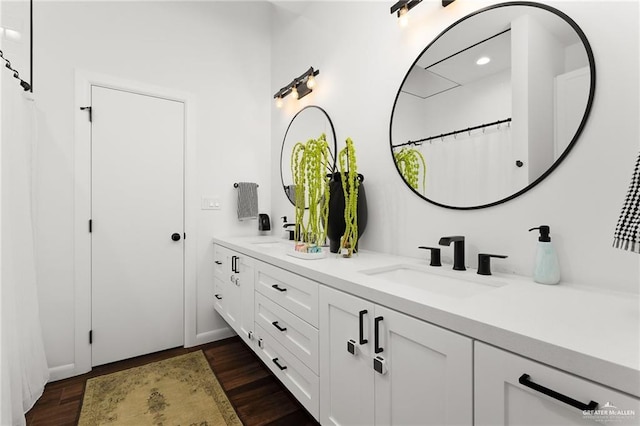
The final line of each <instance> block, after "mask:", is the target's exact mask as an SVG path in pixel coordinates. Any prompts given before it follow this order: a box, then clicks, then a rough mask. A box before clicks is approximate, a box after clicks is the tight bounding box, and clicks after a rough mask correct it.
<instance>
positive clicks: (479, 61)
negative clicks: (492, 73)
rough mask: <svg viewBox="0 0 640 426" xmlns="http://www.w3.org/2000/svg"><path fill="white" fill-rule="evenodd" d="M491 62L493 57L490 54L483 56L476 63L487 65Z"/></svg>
mask: <svg viewBox="0 0 640 426" xmlns="http://www.w3.org/2000/svg"><path fill="white" fill-rule="evenodd" d="M489 62H491V58H489V57H488V56H483V57H482V58H479V59H478V60H477V61H476V64H478V65H486V64H488V63H489Z"/></svg>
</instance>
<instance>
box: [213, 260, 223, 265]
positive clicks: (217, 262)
mask: <svg viewBox="0 0 640 426" xmlns="http://www.w3.org/2000/svg"><path fill="white" fill-rule="evenodd" d="M214 263H215V264H216V265H222V262H220V261H219V260H216V261H215V262H214Z"/></svg>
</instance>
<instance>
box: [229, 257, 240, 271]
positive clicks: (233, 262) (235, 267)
mask: <svg viewBox="0 0 640 426" xmlns="http://www.w3.org/2000/svg"><path fill="white" fill-rule="evenodd" d="M238 259H240V258H239V257H238V256H231V270H232V271H233V272H235V273H236V274H237V273H239V272H240V271H239V270H238Z"/></svg>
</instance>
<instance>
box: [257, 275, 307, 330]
mask: <svg viewBox="0 0 640 426" xmlns="http://www.w3.org/2000/svg"><path fill="white" fill-rule="evenodd" d="M256 290H258V291H259V292H260V293H262V294H264V295H265V296H267V297H268V298H269V299H271V300H273V301H274V302H276V303H277V304H279V305H280V306H282V307H283V308H285V309H287V310H289V311H291V312H293V313H294V314H296V315H297V316H299V317H300V318H302V319H303V320H305V321H307V322H308V323H309V324H311V325H313V326H314V327H316V328H317V327H318V283H317V282H315V281H312V280H310V279H308V278H304V277H302V276H300V275H297V274H294V273H292V272H289V271H285V270H284V269H280V268H277V267H275V266H272V265H269V264H267V263H264V262H256Z"/></svg>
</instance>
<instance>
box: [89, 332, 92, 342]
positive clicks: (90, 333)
mask: <svg viewBox="0 0 640 426" xmlns="http://www.w3.org/2000/svg"><path fill="white" fill-rule="evenodd" d="M89 344H90V345H91V344H93V330H89Z"/></svg>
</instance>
